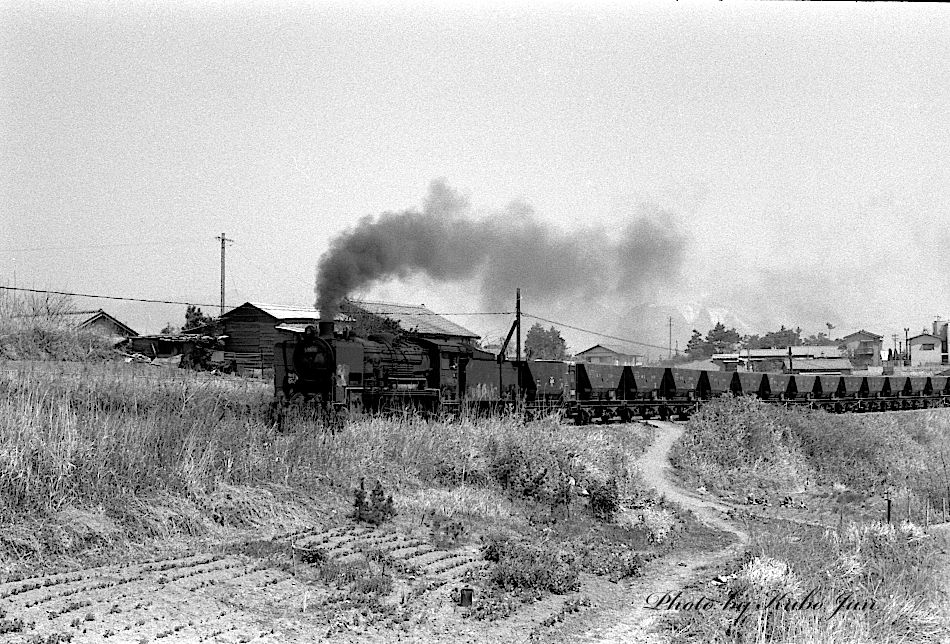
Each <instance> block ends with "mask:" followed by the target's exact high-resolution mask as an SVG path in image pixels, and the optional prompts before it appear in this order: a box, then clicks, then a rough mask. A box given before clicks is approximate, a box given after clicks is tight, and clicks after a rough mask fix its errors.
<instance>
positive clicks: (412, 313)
mask: <svg viewBox="0 0 950 644" xmlns="http://www.w3.org/2000/svg"><path fill="white" fill-rule="evenodd" d="M341 308H342V310H343V312H344V313H345V314H346V315H348V316H350V317H351V318H353V325H354V327H355V328H356V329H357V330H358V329H359V328H360V327H369V328H373V327H383V328H385V327H387V326H389V327H390V328H398V329H400V330H402V331H405V332H407V333H412V334H414V335H419V336H422V337H424V338H430V339H433V340H441V341H445V342H459V343H461V344H465V345H468V346H472V347H474V346H475V341H476V340H478V338H479V336H478V335H477V334H475V333H472V332H471V331H469V330H468V329H466V328H465V327H463V326H460V325H458V324H456V323H455V322H452V321H451V320H447V319H446V318H444V317H443V316H441V315H439V314H438V313H435V312H433V311H430V310H429V309H427V308H426V307H425V306H424V305H418V306H417V305H412V304H395V303H392V302H368V301H365V300H347V301H346V302H344V304H343V306H342V307H341Z"/></svg>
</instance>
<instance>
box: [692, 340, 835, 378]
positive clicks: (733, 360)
mask: <svg viewBox="0 0 950 644" xmlns="http://www.w3.org/2000/svg"><path fill="white" fill-rule="evenodd" d="M790 351H791V356H792V361H793V363H794V362H798V360H803V359H804V360H813V359H815V358H840V357H842V356H841V349H839V348H838V347H835V346H830V345H802V346H795V347H787V348H785V349H742V350H741V351H737V352H735V353H714V354H713V356H712V358H710V360H712V361H713V362H714V363H716V364H717V365H719V368H720V369H721V370H722V371H766V372H770V373H779V372H781V371H784V370H785V369H786V367H785V363H786V361H787V359H788V356H789V352H790Z"/></svg>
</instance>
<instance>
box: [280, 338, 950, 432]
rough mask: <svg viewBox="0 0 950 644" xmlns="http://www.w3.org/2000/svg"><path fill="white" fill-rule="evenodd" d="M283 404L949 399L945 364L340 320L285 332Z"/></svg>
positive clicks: (435, 406) (679, 407) (869, 404)
mask: <svg viewBox="0 0 950 644" xmlns="http://www.w3.org/2000/svg"><path fill="white" fill-rule="evenodd" d="M274 388H275V397H276V400H277V401H278V402H279V403H280V405H281V407H287V406H288V405H293V404H298V403H304V404H313V403H316V404H318V405H320V406H322V407H323V408H325V409H341V408H346V409H353V408H355V409H363V410H367V411H387V410H400V409H404V408H406V407H411V408H415V409H419V410H423V411H429V412H435V411H443V412H445V411H448V412H451V411H456V410H460V409H462V408H463V407H465V408H471V409H476V410H492V409H497V408H500V407H507V406H514V405H518V406H520V407H523V408H524V409H525V411H526V412H527V413H529V414H537V413H543V412H545V411H554V410H557V411H560V412H561V413H562V414H563V415H564V416H565V417H567V418H570V419H573V421H574V422H575V423H577V424H587V423H591V422H600V423H610V422H629V421H631V420H633V419H634V418H644V419H649V418H661V419H666V418H671V417H677V418H687V417H688V416H689V415H690V414H691V413H693V412H694V411H695V410H696V409H698V408H699V406H700V405H701V404H702V402H703V401H705V400H709V399H711V398H715V397H717V396H722V395H725V394H733V395H753V396H756V397H758V398H761V399H763V400H766V401H769V402H775V403H780V404H785V405H790V406H791V405H800V406H808V407H812V408H817V409H824V410H827V411H830V412H838V413H840V412H867V411H889V410H908V409H926V408H931V407H947V406H950V379H948V378H947V377H946V376H932V377H923V376H922V377H916V376H910V377H908V376H840V375H806V374H779V373H761V372H721V371H698V370H690V369H674V368H668V367H629V366H624V367H621V366H613V365H597V364H586V363H580V362H579V363H572V362H565V361H556V360H522V361H510V360H501V361H499V360H496V359H495V357H494V356H493V355H492V354H489V353H486V352H483V351H480V350H478V349H475V348H473V347H471V346H470V345H467V344H464V343H459V342H441V341H437V340H433V339H429V338H422V337H417V336H413V335H409V334H402V335H396V334H385V333H381V334H376V335H370V336H369V337H367V338H362V337H357V336H354V335H349V334H347V333H343V334H335V333H334V331H333V324H332V323H324V322H321V323H320V325H319V329H318V328H315V327H313V326H309V327H307V328H306V329H305V330H304V331H303V333H302V334H300V335H299V337H296V338H294V339H291V340H286V341H282V342H278V343H277V345H276V346H275V351H274Z"/></svg>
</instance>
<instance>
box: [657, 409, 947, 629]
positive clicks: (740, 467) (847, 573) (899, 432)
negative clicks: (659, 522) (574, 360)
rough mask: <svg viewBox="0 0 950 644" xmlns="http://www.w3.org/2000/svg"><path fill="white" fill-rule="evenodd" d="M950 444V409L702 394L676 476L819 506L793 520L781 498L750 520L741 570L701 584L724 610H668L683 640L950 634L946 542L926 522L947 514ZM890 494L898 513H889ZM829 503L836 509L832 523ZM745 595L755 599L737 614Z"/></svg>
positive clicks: (737, 493) (729, 492) (740, 493)
mask: <svg viewBox="0 0 950 644" xmlns="http://www.w3.org/2000/svg"><path fill="white" fill-rule="evenodd" d="M948 446H950V415H948V414H947V413H946V412H944V411H934V412H929V413H924V412H921V413H896V414H867V415H844V416H835V415H829V414H825V413H823V412H808V411H801V410H786V409H784V408H780V407H775V406H769V405H765V404H762V403H759V402H757V401H755V400H752V399H725V400H722V401H718V402H715V403H713V404H710V405H708V406H706V407H705V408H704V409H703V411H702V413H700V414H698V415H696V416H694V417H693V418H692V419H691V420H690V421H689V424H688V426H687V431H686V432H685V434H684V436H683V439H682V441H681V443H680V444H679V445H678V446H676V447H675V449H674V453H673V455H672V456H671V460H672V461H673V463H674V464H675V465H676V466H677V468H678V471H679V473H680V475H681V476H682V477H683V478H684V479H686V480H688V481H689V482H690V484H691V485H703V486H706V487H707V488H709V489H711V490H715V491H717V492H718V493H719V494H721V495H723V496H726V497H732V498H734V499H737V500H741V499H746V498H750V497H751V498H754V499H756V501H755V502H756V503H761V502H768V501H770V502H771V504H772V505H773V506H777V505H779V504H780V499H794V500H795V502H799V501H800V502H801V503H802V505H807V506H808V507H809V508H810V511H800V512H798V513H797V514H796V515H795V516H796V517H797V518H798V519H799V520H791V519H790V518H789V517H791V516H792V514H791V513H790V512H789V511H788V510H785V509H784V508H776V509H774V510H770V512H769V513H768V517H770V518H767V519H763V520H760V521H752V522H750V524H749V525H750V534H751V544H750V548H749V549H748V550H747V552H746V553H745V556H744V557H743V558H742V559H741V560H739V561H736V562H735V563H734V565H733V576H732V577H731V578H729V579H728V580H727V583H724V584H721V585H719V586H716V587H713V588H703V589H701V590H702V591H703V592H704V593H705V594H706V595H707V596H709V597H710V599H712V600H713V601H712V602H711V603H710V606H714V607H715V608H713V609H711V610H706V611H699V612H693V613H692V614H690V613H688V612H681V613H680V614H679V615H677V616H676V617H675V618H673V619H672V620H670V623H669V629H670V632H671V633H672V634H674V635H675V637H674V639H675V640H676V641H681V642H708V641H714V642H789V643H792V642H794V643H799V642H804V643H811V642H816V643H817V642H849V643H850V642H853V643H858V642H862V643H863V642H944V641H947V639H948V638H950V628H948V626H950V622H948V613H947V610H946V609H947V605H948V602H947V596H946V592H947V587H946V584H945V580H946V576H947V573H948V568H947V566H946V562H945V556H944V553H946V551H947V550H948V549H950V544H948V543H947V541H946V538H945V537H943V536H941V535H942V533H941V532H937V531H934V532H933V533H928V532H927V531H925V530H924V529H923V528H922V527H921V526H922V525H923V524H924V523H925V522H927V521H928V519H929V520H931V521H933V520H938V521H939V520H942V516H941V514H942V507H941V506H942V503H941V502H940V500H939V499H941V498H942V496H943V495H944V494H945V493H946V490H947V488H946V484H947V478H946V476H947V470H946V468H945V462H946V454H947V450H948ZM888 493H889V494H890V495H891V496H892V497H893V498H894V500H895V501H896V503H895V511H894V516H893V524H890V525H888V524H887V523H883V522H882V520H883V519H884V518H885V510H884V508H885V507H886V505H885V501H884V497H883V495H884V494H888ZM828 506H832V507H834V508H835V510H834V513H833V514H832V515H831V516H832V517H834V516H835V515H836V519H835V518H832V519H831V520H830V523H831V525H824V526H822V525H820V522H822V521H824V522H825V523H829V516H828V514H827V513H825V512H824V511H825V510H827V508H828ZM907 508H909V511H908V509H907ZM908 514H909V515H910V518H911V519H912V521H908V520H907V515H908ZM801 519H804V520H801ZM809 523H812V525H809ZM695 590H696V591H697V592H699V590H700V589H695ZM730 597H731V598H732V601H731V603H730ZM806 597H807V598H809V599H808V601H807V602H806V603H805V605H804V606H803V605H801V600H803V599H805V598H806ZM743 601H745V602H750V606H751V607H750V609H749V610H748V611H747V612H746V613H745V614H744V616H743V617H740V614H741V613H740V609H737V608H736V606H737V605H738V604H741V603H742V602H743ZM769 602H772V605H771V606H769ZM796 602H798V603H796ZM724 606H727V610H722V607H724ZM757 607H758V608H757Z"/></svg>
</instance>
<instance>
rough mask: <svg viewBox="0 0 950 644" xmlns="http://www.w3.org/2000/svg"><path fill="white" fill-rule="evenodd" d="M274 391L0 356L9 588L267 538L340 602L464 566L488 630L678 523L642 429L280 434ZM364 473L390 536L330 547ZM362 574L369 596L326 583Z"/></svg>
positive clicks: (615, 565)
mask: <svg viewBox="0 0 950 644" xmlns="http://www.w3.org/2000/svg"><path fill="white" fill-rule="evenodd" d="M271 396H272V394H271V391H270V388H269V387H268V386H267V385H266V384H264V383H261V382H259V381H248V380H242V379H238V378H232V377H215V376H209V375H206V374H194V373H190V372H186V371H181V370H164V369H160V368H155V367H144V366H142V365H134V364H125V363H97V364H84V365H76V364H68V363H43V364H35V363H12V362H6V363H0V569H5V570H6V574H7V578H12V579H16V578H19V577H22V576H24V575H36V574H39V573H41V572H55V571H58V570H59V569H60V568H61V567H62V565H63V562H69V561H78V562H84V563H83V565H88V564H91V563H97V562H102V561H108V560H114V558H115V557H116V556H117V553H123V554H121V555H120V556H122V557H127V556H129V553H136V552H139V553H144V552H149V547H150V546H148V544H149V543H153V544H158V545H155V546H153V547H152V548H153V550H152V552H156V550H155V548H159V549H160V548H161V547H165V546H167V545H168V544H169V543H188V544H195V543H208V544H213V543H219V544H220V543H224V542H227V541H232V540H234V539H238V540H241V539H251V541H254V539H258V538H259V536H255V535H261V536H264V537H265V539H266V538H268V537H267V536H266V535H274V534H277V533H281V532H283V533H287V534H298V537H296V539H298V540H299V539H300V538H303V537H302V536H300V535H303V536H307V535H312V536H309V537H307V538H308V539H310V542H313V543H315V544H316V545H315V546H314V547H316V548H317V549H320V548H330V550H331V555H332V557H334V558H330V559H327V560H326V563H321V564H320V565H321V566H328V568H327V569H326V571H324V572H320V573H318V577H319V575H323V576H327V578H328V579H330V580H331V583H332V584H338V583H340V580H341V579H343V580H348V581H345V584H344V586H345V587H352V588H350V591H349V592H351V593H353V597H357V598H359V597H365V596H366V594H367V593H370V595H373V596H376V595H380V596H381V597H392V596H393V595H394V594H395V593H398V592H400V591H399V588H400V585H399V584H398V583H394V582H395V580H398V579H400V578H402V577H400V575H403V576H405V575H410V574H415V573H412V570H415V568H412V566H417V565H423V566H424V570H426V571H431V573H432V574H435V575H443V574H447V572H451V573H453V574H454V572H458V573H459V574H461V573H462V572H464V571H466V570H468V568H470V567H471V565H474V564H472V562H477V561H481V562H483V563H485V564H486V565H487V566H488V567H487V568H477V567H476V569H473V570H481V571H482V573H481V575H482V576H481V577H471V576H470V577H469V578H468V579H469V581H468V583H469V584H473V585H475V587H476V588H477V589H478V592H479V593H480V596H481V597H482V598H483V600H484V601H480V602H479V610H478V612H477V614H476V617H477V618H478V619H487V620H495V619H503V618H505V617H506V616H508V615H510V614H511V612H512V611H514V610H517V607H518V606H521V605H522V604H523V603H524V602H526V601H528V602H530V601H534V600H536V599H537V597H538V596H539V593H540V594H547V593H555V594H561V593H565V592H573V591H574V590H576V589H577V587H578V581H577V580H578V575H579V574H583V573H587V574H593V575H603V576H605V577H611V578H615V579H622V578H624V577H628V576H635V575H637V574H639V571H640V567H641V566H642V564H643V562H644V561H645V560H647V559H649V558H650V557H651V556H654V554H655V553H660V552H667V551H668V549H669V545H668V541H669V539H668V537H669V536H670V534H671V532H673V531H675V530H676V529H677V526H680V527H681V526H682V525H683V521H681V520H680V518H678V515H677V513H676V511H675V509H671V508H665V507H664V506H663V505H662V504H661V503H659V502H658V500H656V499H653V498H652V497H651V495H650V493H649V492H648V491H647V489H646V488H645V486H644V485H643V482H642V481H641V480H640V477H639V472H638V470H637V468H636V467H635V460H636V457H637V455H638V454H640V453H641V452H642V451H643V449H645V447H646V446H647V445H648V444H649V442H650V440H651V437H652V430H651V429H650V428H649V427H646V426H643V425H636V426H626V427H623V428H621V429H619V430H618V429H617V428H616V427H602V428H601V427H573V426H565V425H561V424H560V423H559V422H558V420H557V419H556V418H546V419H540V420H537V421H534V422H530V423H523V422H521V421H519V420H516V419H514V418H497V417H496V418H475V417H472V418H462V419H445V420H443V421H440V420H435V421H431V420H429V421H427V420H423V419H421V418H418V417H416V416H413V415H405V416H403V417H398V418H394V417H388V418H381V417H370V416H366V417H353V418H350V419H349V420H347V421H346V423H345V424H344V426H343V427H342V428H340V429H338V430H337V431H330V429H328V428H327V427H325V426H324V425H323V424H322V423H321V422H320V421H319V419H315V418H312V417H308V416H306V415H299V416H296V417H291V418H289V420H288V421H287V422H285V423H284V425H283V430H282V431H278V428H277V426H276V424H275V423H274V422H273V421H274V419H273V417H272V415H271V412H270V401H271ZM377 482H378V484H379V487H380V490H381V491H380V499H381V498H383V497H384V496H385V497H388V496H391V497H392V501H391V506H390V508H391V511H392V512H390V513H389V514H386V515H385V516H382V517H381V518H380V520H381V521H383V522H384V523H385V524H386V526H387V527H386V532H385V533H384V534H385V535H388V536H385V537H384V536H378V537H377V536H373V535H376V534H377V532H371V533H364V532H359V531H358V530H357V532H355V533H354V536H348V537H346V538H345V539H343V540H341V538H340V537H338V536H336V535H337V533H336V532H333V531H332V530H333V526H338V527H339V528H340V529H351V528H347V526H351V527H352V526H354V520H353V519H352V518H351V517H352V515H353V504H354V499H355V495H354V489H355V488H357V487H359V486H360V485H361V483H362V485H363V486H364V487H365V498H366V501H367V504H368V503H369V501H370V497H371V496H372V494H371V490H372V489H373V488H374V487H376V485H377ZM376 502H378V499H377V500H376V501H374V503H376ZM632 508H633V509H632ZM393 514H394V515H393ZM356 525H359V522H356ZM367 525H369V527H372V524H367ZM328 529H329V530H330V531H329V532H328V531H327V530H328ZM353 529H355V528H353ZM420 530H421V532H420ZM340 534H348V533H342V532H341V533H340ZM381 534H382V533H381ZM321 535H324V536H321ZM367 539H369V541H367ZM162 544H164V545H162ZM321 544H323V545H321ZM334 544H338V545H334ZM347 544H348V545H347ZM176 547H177V546H176ZM214 547H218V548H219V547H221V546H214ZM380 548H382V549H383V551H386V552H389V551H396V552H398V556H397V557H396V559H391V558H386V557H388V555H386V556H385V557H383V559H378V558H379V557H380V556H382V555H378V554H373V553H374V552H377V551H379V549H380ZM281 552H286V550H282V551H281ZM136 556H140V555H134V554H133V556H132V559H135V557H136ZM282 556H283V555H282ZM323 556H324V555H320V557H323ZM328 556H329V555H328ZM394 556H395V555H394ZM341 557H342V559H341ZM374 557H375V558H374ZM407 557H408V558H409V560H412V561H413V562H414V563H412V566H409V565H408V564H403V563H399V562H401V561H403V560H404V559H406V558H407ZM377 559H378V561H387V562H389V563H388V564H379V563H378V561H377ZM337 560H339V561H341V562H342V563H334V562H336V561H337ZM130 561H131V560H130ZM288 561H289V560H288ZM321 561H322V559H321ZM360 562H362V563H360ZM229 565H230V564H229ZM234 565H237V564H234ZM281 565H283V564H281ZM341 565H342V566H344V567H343V568H339V566H341ZM334 566H335V567H334ZM347 566H349V567H350V568H347ZM353 566H356V568H353ZM364 566H365V567H366V570H371V571H375V572H374V573H373V574H374V575H375V576H376V577H378V580H377V581H378V582H379V586H378V588H376V590H371V589H370V590H368V589H369V588H370V587H369V586H366V584H367V583H368V582H367V581H366V579H364V578H363V577H365V575H363V574H360V575H357V577H354V578H353V579H350V578H349V577H346V576H344V577H339V576H338V574H344V572H345V571H347V570H351V569H353V570H362V569H363V568H362V567H364ZM387 566H388V568H387ZM407 566H408V567H407ZM58 567H59V568H58ZM320 570H323V568H320ZM334 571H336V572H334ZM339 571H344V572H339ZM400 571H401V572H400ZM345 574H349V573H345ZM394 575H395V576H394ZM376 577H373V578H376ZM319 578H320V579H323V578H322V577H319ZM333 580H335V581H333ZM0 583H2V577H0ZM42 583H46V582H45V580H43V582H42ZM321 583H323V582H321ZM374 583H375V582H374ZM374 588H375V586H374ZM361 601H362V600H361ZM360 605H363V604H360ZM373 606H374V608H373V610H377V609H379V610H383V608H380V606H383V604H379V605H377V604H373ZM328 610H329V608H328ZM360 610H362V609H360ZM386 610H388V609H386ZM384 612H385V611H384ZM380 614H382V613H380ZM387 614H388V613H387Z"/></svg>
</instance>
